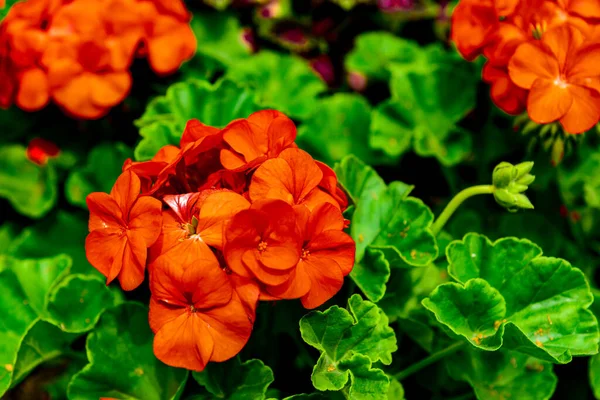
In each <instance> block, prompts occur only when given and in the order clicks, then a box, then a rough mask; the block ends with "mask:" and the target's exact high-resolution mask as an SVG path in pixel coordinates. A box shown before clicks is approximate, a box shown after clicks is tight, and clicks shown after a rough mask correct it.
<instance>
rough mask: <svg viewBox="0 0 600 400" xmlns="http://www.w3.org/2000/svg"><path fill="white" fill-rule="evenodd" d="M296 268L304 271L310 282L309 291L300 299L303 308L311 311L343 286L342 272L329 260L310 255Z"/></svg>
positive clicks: (333, 261)
mask: <svg viewBox="0 0 600 400" xmlns="http://www.w3.org/2000/svg"><path fill="white" fill-rule="evenodd" d="M298 267H299V268H303V269H304V270H305V271H306V276H307V278H308V279H309V281H310V290H309V291H308V293H306V294H305V295H304V296H303V297H302V299H301V301H302V305H303V306H304V307H305V308H308V309H311V308H315V307H318V306H320V305H321V304H323V303H325V302H326V301H327V300H329V299H331V298H332V297H333V296H334V295H335V294H336V293H337V292H338V291H339V290H340V289H341V288H342V285H343V284H344V276H343V274H342V271H341V270H340V268H339V266H337V265H336V262H335V260H333V259H331V258H328V257H321V256H316V255H311V256H309V257H308V259H306V260H303V261H301V263H300V265H299V266H298Z"/></svg>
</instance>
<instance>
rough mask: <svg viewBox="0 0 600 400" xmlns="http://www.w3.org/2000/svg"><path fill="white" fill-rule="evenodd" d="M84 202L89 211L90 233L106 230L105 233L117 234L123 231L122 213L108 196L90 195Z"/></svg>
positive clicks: (97, 193) (103, 194) (96, 193)
mask: <svg viewBox="0 0 600 400" xmlns="http://www.w3.org/2000/svg"><path fill="white" fill-rule="evenodd" d="M85 202H86V204H87V206H88V209H89V210H90V220H89V223H88V229H89V231H90V232H92V231H95V230H106V231H105V232H106V233H117V232H120V231H121V230H122V229H123V226H124V222H123V218H122V217H123V213H122V212H121V209H120V208H119V205H118V204H117V202H116V201H115V200H114V199H113V198H112V197H110V195H108V194H106V193H102V192H95V193H90V194H89V195H88V196H87V197H86V199H85Z"/></svg>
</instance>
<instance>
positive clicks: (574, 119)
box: [560, 85, 600, 134]
mask: <svg viewBox="0 0 600 400" xmlns="http://www.w3.org/2000/svg"><path fill="white" fill-rule="evenodd" d="M569 92H570V94H571V96H572V98H573V103H572V105H571V108H569V111H567V113H566V114H565V115H564V116H563V117H562V118H561V119H560V123H561V125H562V126H563V128H564V129H565V131H566V132H568V133H571V134H576V133H583V132H585V131H587V130H589V129H591V128H592V127H593V126H594V125H596V124H597V123H598V120H599V119H600V94H598V92H596V91H594V90H591V89H588V88H584V87H579V86H575V85H571V86H570V87H569Z"/></svg>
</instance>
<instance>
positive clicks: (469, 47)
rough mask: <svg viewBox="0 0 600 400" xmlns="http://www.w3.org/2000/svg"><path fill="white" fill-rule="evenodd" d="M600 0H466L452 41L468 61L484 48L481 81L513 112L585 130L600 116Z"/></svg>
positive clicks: (456, 13)
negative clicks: (484, 61)
mask: <svg viewBox="0 0 600 400" xmlns="http://www.w3.org/2000/svg"><path fill="white" fill-rule="evenodd" d="M599 21H600V2H599V1H598V0H461V1H460V3H459V4H458V6H457V7H456V9H455V11H454V14H453V16H452V34H451V37H452V40H453V41H454V42H455V43H456V45H457V47H458V50H459V51H460V53H461V54H462V55H463V57H465V58H466V59H468V60H473V59H474V58H476V57H477V56H478V55H481V54H483V55H484V56H485V57H486V58H487V62H486V64H485V66H484V69H483V80H484V81H486V82H487V83H490V84H491V96H492V99H493V100H494V103H495V104H496V105H497V106H498V107H500V108H501V109H502V110H504V111H506V112H507V113H509V114H518V113H520V112H522V111H523V110H524V109H525V108H527V111H528V113H529V117H530V118H531V119H532V120H533V121H535V122H537V123H542V124H545V123H550V122H554V121H559V122H560V123H561V125H562V126H563V128H564V129H565V131H567V132H568V133H582V132H585V131H586V130H588V129H590V128H591V127H593V126H594V125H595V124H596V123H598V120H599V119H600V70H599V69H598V62H599V61H598V60H599V59H600V56H599V52H600V34H599V33H600V22H599Z"/></svg>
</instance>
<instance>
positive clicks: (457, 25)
mask: <svg viewBox="0 0 600 400" xmlns="http://www.w3.org/2000/svg"><path fill="white" fill-rule="evenodd" d="M497 25H498V16H497V14H496V9H495V8H494V3H493V1H492V0H461V1H460V2H459V3H458V5H457V6H456V8H455V9H454V12H453V13H452V25H451V32H450V38H451V39H452V41H453V42H454V43H455V44H456V47H457V48H458V51H459V52H460V54H461V55H462V56H463V57H464V58H465V59H467V60H469V61H472V60H474V59H475V58H476V57H477V56H479V55H480V54H481V51H482V49H483V47H484V46H485V45H486V44H487V43H488V42H489V40H490V38H491V35H492V34H493V32H494V30H495V29H496V27H497Z"/></svg>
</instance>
